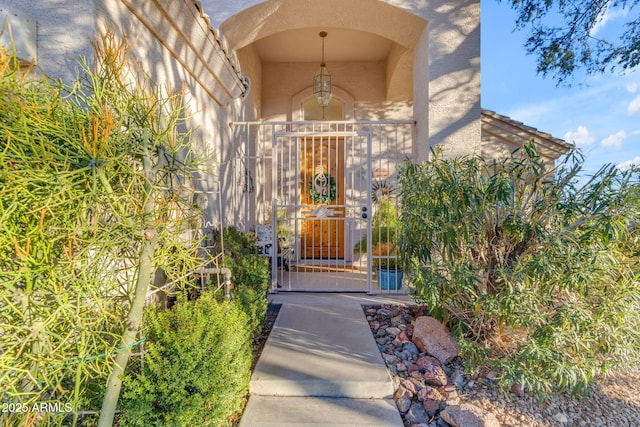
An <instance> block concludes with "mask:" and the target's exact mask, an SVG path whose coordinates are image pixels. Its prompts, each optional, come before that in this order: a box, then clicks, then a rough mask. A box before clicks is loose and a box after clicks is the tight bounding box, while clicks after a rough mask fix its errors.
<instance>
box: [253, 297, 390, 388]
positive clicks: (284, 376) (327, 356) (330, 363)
mask: <svg viewBox="0 0 640 427" xmlns="http://www.w3.org/2000/svg"><path fill="white" fill-rule="evenodd" d="M393 391H394V388H393V383H392V380H391V377H390V375H389V373H388V372H387V369H386V366H385V364H384V362H383V360H382V356H381V355H380V352H379V350H378V348H377V345H376V343H375V340H374V339H373V336H372V335H371V331H370V329H369V325H368V323H367V320H366V318H365V315H364V313H363V312H362V309H361V307H360V306H357V305H340V304H326V305H324V304H322V305H307V304H284V305H283V306H282V307H281V309H280V314H279V315H278V318H277V319H276V322H275V324H274V327H273V329H272V331H271V334H270V336H269V339H268V340H267V343H266V345H265V347H264V350H263V352H262V355H261V356H260V359H259V360H258V363H257V365H256V368H255V370H254V373H253V376H252V378H251V386H250V392H251V394H252V396H299V397H333V398H352V399H388V398H391V396H392V395H393ZM252 399H253V397H252Z"/></svg>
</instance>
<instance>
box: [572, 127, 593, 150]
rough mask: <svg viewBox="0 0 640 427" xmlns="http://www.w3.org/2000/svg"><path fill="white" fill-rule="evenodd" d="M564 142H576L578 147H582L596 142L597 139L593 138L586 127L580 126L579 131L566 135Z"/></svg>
mask: <svg viewBox="0 0 640 427" xmlns="http://www.w3.org/2000/svg"><path fill="white" fill-rule="evenodd" d="M564 140H565V141H569V142H574V143H575V144H576V146H578V147H582V146H585V145H591V144H593V143H594V142H596V137H595V136H593V134H592V133H591V132H590V131H589V129H587V127H586V126H582V125H580V126H578V129H577V130H575V131H569V132H567V133H565V134H564Z"/></svg>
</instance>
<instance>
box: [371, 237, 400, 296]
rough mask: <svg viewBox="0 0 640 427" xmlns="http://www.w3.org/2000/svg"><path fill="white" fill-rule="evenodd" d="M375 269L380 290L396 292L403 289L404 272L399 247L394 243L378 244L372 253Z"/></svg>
mask: <svg viewBox="0 0 640 427" xmlns="http://www.w3.org/2000/svg"><path fill="white" fill-rule="evenodd" d="M372 256H373V269H374V271H375V272H376V277H377V278H378V285H379V286H380V289H382V290H385V291H388V290H391V291H396V290H398V289H400V288H401V287H402V279H403V272H402V268H401V264H400V258H399V257H398V253H397V246H396V245H395V243H392V242H384V243H380V244H378V245H377V246H376V247H375V248H374V249H373V251H372Z"/></svg>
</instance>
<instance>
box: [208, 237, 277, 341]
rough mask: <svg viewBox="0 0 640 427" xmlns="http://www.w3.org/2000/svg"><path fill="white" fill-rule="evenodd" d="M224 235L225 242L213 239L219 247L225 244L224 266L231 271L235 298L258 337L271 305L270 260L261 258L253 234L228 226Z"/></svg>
mask: <svg viewBox="0 0 640 427" xmlns="http://www.w3.org/2000/svg"><path fill="white" fill-rule="evenodd" d="M223 233H224V234H223V238H224V239H221V236H220V235H219V234H216V235H214V240H215V242H216V245H218V246H221V242H222V241H223V242H224V254H225V255H224V261H223V265H224V266H225V267H229V268H230V269H231V281H232V282H233V284H234V288H233V298H234V299H235V300H236V301H237V302H238V303H239V304H240V307H241V308H242V310H243V311H244V312H245V313H246V314H247V316H248V317H249V319H248V325H249V329H250V331H251V333H252V334H256V333H258V332H260V331H261V329H262V325H263V324H264V319H265V315H266V313H267V306H268V304H269V301H268V299H267V292H268V290H269V279H270V274H271V272H270V270H269V259H268V258H267V257H264V256H260V255H258V252H257V246H256V239H255V236H254V235H253V234H251V233H243V232H241V231H239V230H238V229H237V228H235V227H227V228H225V229H224V230H223ZM219 297H221V296H219Z"/></svg>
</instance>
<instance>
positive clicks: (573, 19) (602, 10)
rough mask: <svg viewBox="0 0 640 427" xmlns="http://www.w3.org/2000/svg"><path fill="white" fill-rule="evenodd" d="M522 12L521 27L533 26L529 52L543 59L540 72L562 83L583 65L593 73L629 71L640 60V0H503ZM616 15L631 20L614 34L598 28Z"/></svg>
mask: <svg viewBox="0 0 640 427" xmlns="http://www.w3.org/2000/svg"><path fill="white" fill-rule="evenodd" d="M498 1H505V2H507V3H509V4H510V5H511V7H512V8H513V9H514V10H515V11H516V12H517V13H518V17H517V20H516V28H518V29H524V28H528V29H529V37H528V39H527V41H526V49H527V51H528V53H530V54H534V55H536V56H537V57H538V61H537V62H538V72H539V73H541V74H542V75H545V76H546V75H548V74H550V75H553V76H554V77H555V78H556V79H557V81H558V82H559V83H561V82H563V81H565V80H566V79H567V78H568V77H569V76H571V74H573V73H574V71H575V70H576V69H578V68H582V67H584V69H585V70H586V71H587V73H589V74H593V73H602V72H604V71H606V70H608V69H609V70H614V69H621V70H623V71H629V70H633V69H635V68H636V67H637V66H638V64H640V17H639V16H640V15H638V6H639V3H640V1H639V0H588V1H568V0H544V1H543V0H498ZM611 15H618V16H623V17H625V18H624V19H626V23H625V25H624V26H623V28H621V31H620V32H619V33H618V34H616V35H614V36H612V37H610V38H609V37H607V38H605V37H603V36H602V35H601V34H600V33H599V32H598V31H597V29H598V27H599V26H600V25H601V24H603V23H604V22H605V21H606V20H607V19H608V17H610V16H611Z"/></svg>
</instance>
